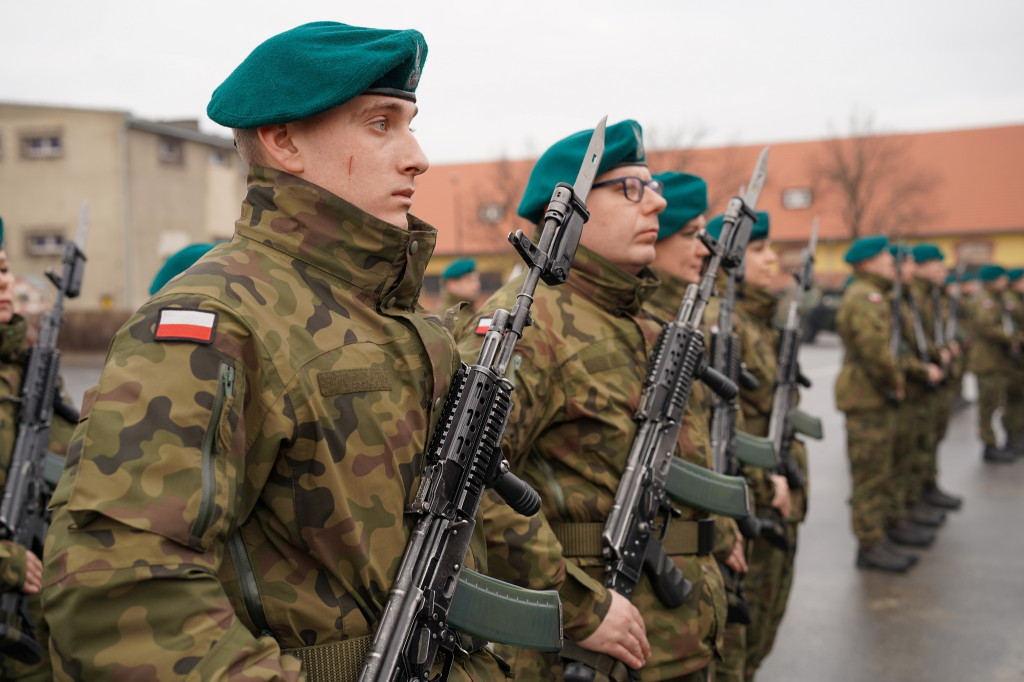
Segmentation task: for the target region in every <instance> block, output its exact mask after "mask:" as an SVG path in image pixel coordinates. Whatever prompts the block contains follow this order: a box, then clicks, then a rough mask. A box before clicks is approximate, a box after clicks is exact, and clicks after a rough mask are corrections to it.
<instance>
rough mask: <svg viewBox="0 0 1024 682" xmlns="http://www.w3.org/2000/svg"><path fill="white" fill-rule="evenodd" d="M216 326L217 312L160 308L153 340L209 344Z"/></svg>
mask: <svg viewBox="0 0 1024 682" xmlns="http://www.w3.org/2000/svg"><path fill="white" fill-rule="evenodd" d="M216 328H217V313H211V312H209V311H207V310H193V309H189V308H161V309H160V319H159V320H158V321H157V323H156V333H154V334H153V340H154V341H192V342H193V343H203V344H207V345H209V344H210V343H213V332H214V330H215V329H216Z"/></svg>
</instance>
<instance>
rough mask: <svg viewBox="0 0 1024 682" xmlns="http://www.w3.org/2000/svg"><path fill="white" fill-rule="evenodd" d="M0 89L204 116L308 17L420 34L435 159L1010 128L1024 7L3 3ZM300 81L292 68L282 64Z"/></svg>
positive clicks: (1022, 62)
mask: <svg viewBox="0 0 1024 682" xmlns="http://www.w3.org/2000/svg"><path fill="white" fill-rule="evenodd" d="M4 5H5V6H4V8H3V11H2V14H0V16H2V17H3V21H2V22H0V100H2V101H14V102H27V103H44V104H55V105H72V106H81V107H89V108H101V109H122V110H127V111H129V112H131V113H132V114H134V115H136V116H139V117H142V118H147V119H153V120H161V119H175V118H185V119H198V120H199V121H200V127H201V129H202V130H203V131H205V132H210V133H216V134H225V135H226V134H228V131H227V130H226V129H224V128H222V127H220V126H218V125H216V124H214V123H213V122H212V121H210V120H209V119H208V118H206V105H207V103H208V102H209V98H210V94H211V93H212V92H213V90H214V88H216V86H217V85H218V84H220V82H221V81H222V80H223V79H224V78H225V77H226V76H227V75H228V74H229V73H230V72H231V71H232V70H233V69H234V67H235V66H237V65H238V63H239V62H240V61H241V60H242V59H244V58H245V56H246V55H247V54H248V53H249V52H250V51H251V50H252V49H253V48H254V47H255V46H256V45H258V44H259V43H260V42H262V41H263V40H265V39H266V38H268V37H270V36H271V35H274V34H276V33H279V32H281V31H284V30H287V29H289V28H293V27H295V26H298V25H299V24H303V23H306V22H309V21H321V20H331V21H340V22H343V23H349V24H355V25H360V26H373V27H378V28H415V29H418V30H419V31H421V32H422V33H423V34H424V36H425V37H426V40H427V45H428V50H429V52H428V57H427V61H426V64H425V68H424V73H423V78H422V80H421V82H420V86H419V89H418V95H419V105H420V112H421V113H420V116H419V117H418V118H417V120H416V123H415V127H416V130H417V135H418V137H419V139H420V142H421V144H422V146H423V148H424V151H425V152H426V154H427V156H428V157H429V158H430V159H431V161H432V162H433V163H452V162H460V161H484V160H492V159H496V158H501V157H505V158H523V157H531V156H536V155H538V154H539V153H541V152H542V151H543V150H544V149H546V148H547V146H548V145H550V144H551V143H552V142H554V141H556V140H558V139H560V138H562V137H565V136H566V135H568V134H570V133H573V132H575V131H577V130H581V129H584V128H591V127H593V126H594V124H595V123H596V122H597V120H598V119H599V118H600V117H601V116H603V115H605V114H607V115H608V117H609V122H610V123H614V122H616V121H620V120H622V119H625V118H634V119H636V120H638V121H639V122H640V123H641V125H642V126H643V127H644V130H645V132H646V133H647V137H648V142H649V143H652V142H653V143H654V144H655V146H665V145H666V144H667V145H670V146H676V145H681V144H691V143H693V142H694V141H695V140H699V143H700V144H702V145H722V144H732V143H762V142H771V141H785V140H801V139H815V138H821V137H825V136H827V135H829V134H830V132H832V131H835V132H838V133H845V132H847V131H848V130H849V121H850V118H851V114H853V113H854V112H856V113H857V114H858V115H860V116H870V117H872V118H873V121H874V125H873V127H874V129H876V130H879V131H883V132H890V131H891V132H913V131H923V130H943V129H952V128H967V127H979V126H989V125H998V124H1007V123H1014V124H1019V123H1024V40H1022V39H1021V37H1020V31H1021V30H1022V27H1024V2H1022V1H1021V0H974V1H972V2H962V1H959V2H952V1H950V0H931V1H929V2H923V1H920V0H913V1H903V0H861V1H860V2H855V3H854V2H844V3H830V2H821V1H820V0H819V1H816V2H812V1H811V0H778V1H776V0H757V1H754V0H751V1H747V0H732V1H726V2H722V1H718V0H705V1H704V2H700V3H698V2H691V1H689V0H674V1H671V0H646V1H645V0H617V1H615V2H604V1H600V0H591V1H589V2H558V1H557V0H539V1H538V0H513V1H511V2H490V1H488V0H478V1H477V2H454V1H437V2H431V1H429V0H414V1H408V2H407V1H405V0H371V1H363V2H358V3H356V2H350V1H345V0H293V1H292V2H280V1H279V0H278V1H274V2H268V1H265V0H247V1H245V2H236V1H234V0H204V1H197V0H181V1H178V2H167V3H164V2H160V3H158V2H146V1H140V0H131V1H130V2H129V1H123V0H87V1H82V0H73V1H72V0H31V1H30V2H15V1H13V0H10V1H8V2H6V3H4ZM296 76H297V77H300V76H301V74H296Z"/></svg>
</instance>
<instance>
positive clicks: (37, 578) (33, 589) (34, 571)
mask: <svg viewBox="0 0 1024 682" xmlns="http://www.w3.org/2000/svg"><path fill="white" fill-rule="evenodd" d="M42 587H43V562H42V561H40V560H39V557H37V556H36V555H35V554H33V553H32V552H30V551H28V550H26V551H25V584H24V585H22V586H21V591H22V592H24V593H25V594H37V593H38V592H39V590H40V589H42Z"/></svg>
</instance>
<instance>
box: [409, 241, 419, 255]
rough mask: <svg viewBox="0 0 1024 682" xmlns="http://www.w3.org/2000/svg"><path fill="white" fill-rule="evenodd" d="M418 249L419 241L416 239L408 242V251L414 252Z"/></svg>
mask: <svg viewBox="0 0 1024 682" xmlns="http://www.w3.org/2000/svg"><path fill="white" fill-rule="evenodd" d="M419 250H420V243H419V242H417V241H413V242H410V244H409V253H416V252H417V251H419Z"/></svg>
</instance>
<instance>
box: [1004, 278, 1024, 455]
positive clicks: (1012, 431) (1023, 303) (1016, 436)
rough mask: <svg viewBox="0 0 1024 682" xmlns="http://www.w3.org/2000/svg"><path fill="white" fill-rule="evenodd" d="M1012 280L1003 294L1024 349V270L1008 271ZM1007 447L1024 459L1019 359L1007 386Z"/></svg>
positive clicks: (1022, 361) (1023, 374)
mask: <svg viewBox="0 0 1024 682" xmlns="http://www.w3.org/2000/svg"><path fill="white" fill-rule="evenodd" d="M1006 277H1007V279H1008V280H1009V285H1008V288H1007V290H1006V291H1005V292H1004V293H1003V307H1004V309H1005V310H1006V313H1007V316H1008V317H1009V319H1010V322H1011V324H1012V326H1013V330H1014V333H1015V334H1016V338H1017V344H1018V346H1024V268H1014V269H1013V270H1007V271H1006ZM1003 425H1004V426H1005V427H1006V447H1007V449H1009V450H1012V451H1013V453H1014V454H1015V455H1017V456H1018V457H1022V456H1024V358H1022V357H1021V356H1020V355H1018V356H1017V360H1016V362H1014V363H1013V365H1012V366H1011V367H1010V371H1009V373H1008V378H1007V382H1006V408H1005V412H1004V414H1003Z"/></svg>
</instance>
